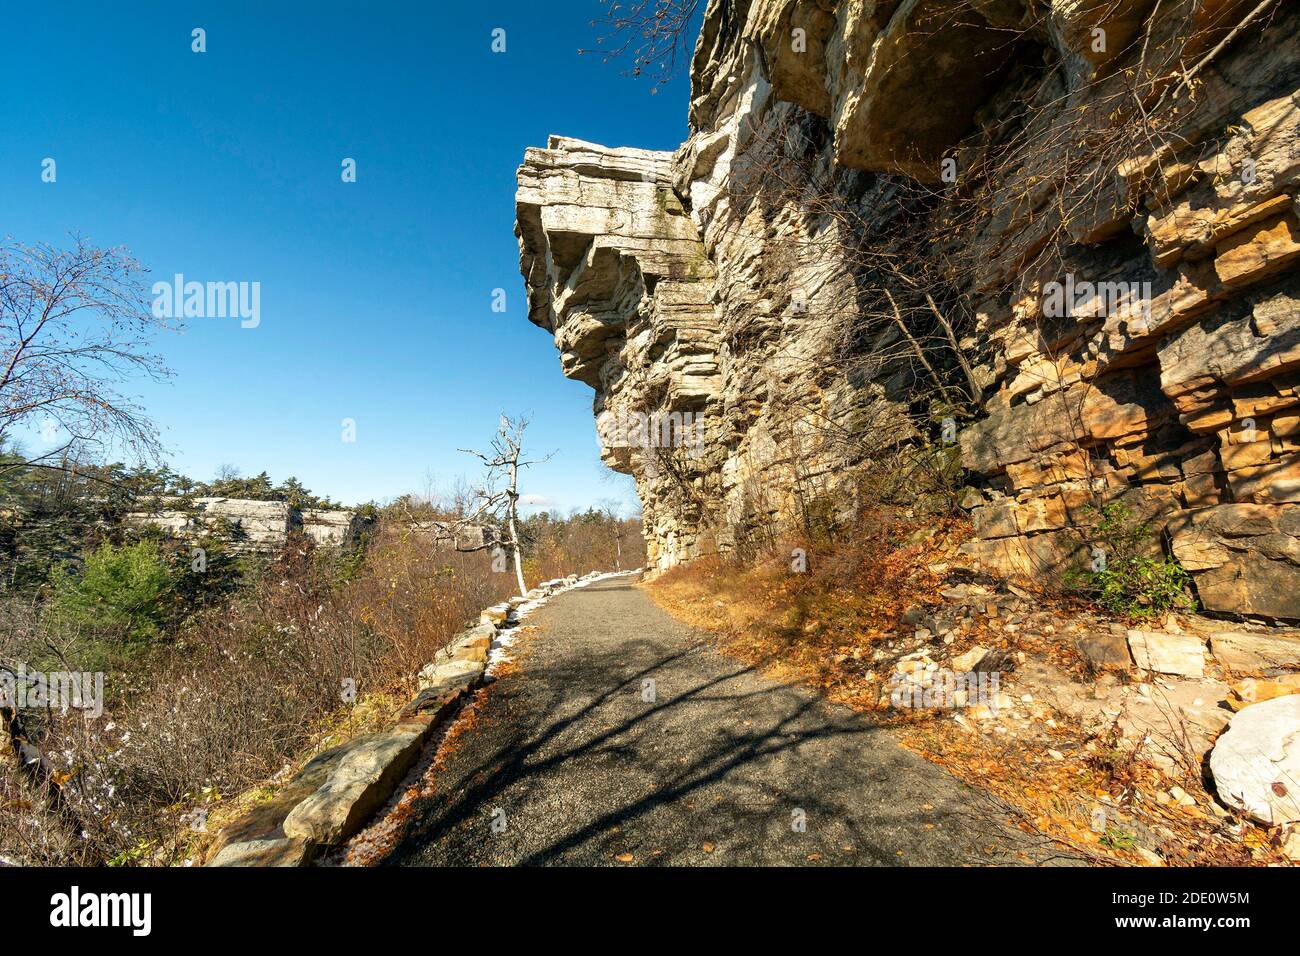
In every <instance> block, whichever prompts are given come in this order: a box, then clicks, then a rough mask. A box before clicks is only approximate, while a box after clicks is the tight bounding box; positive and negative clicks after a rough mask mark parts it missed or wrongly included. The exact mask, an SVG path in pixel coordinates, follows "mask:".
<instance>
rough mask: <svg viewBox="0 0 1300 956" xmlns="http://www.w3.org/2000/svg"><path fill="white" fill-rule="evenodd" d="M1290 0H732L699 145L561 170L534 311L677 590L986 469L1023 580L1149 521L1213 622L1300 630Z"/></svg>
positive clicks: (547, 210)
mask: <svg viewBox="0 0 1300 956" xmlns="http://www.w3.org/2000/svg"><path fill="white" fill-rule="evenodd" d="M1257 8H1258V3H1257V2H1256V0H1250V2H1233V0H1195V2H1192V0H1162V2H1160V3H1159V4H1157V3H1156V2H1155V0H1105V2H1089V0H1073V2H1072V0H1052V2H1051V3H1042V2H1031V0H982V2H974V0H971V2H965V3H954V2H943V3H940V2H937V0H902V2H898V0H895V2H871V0H839V2H836V0H749V2H745V0H714V2H712V3H711V4H710V6H709V9H708V11H707V13H706V15H705V21H704V26H703V30H702V33H701V36H700V38H699V41H698V45H697V48H696V54H695V58H694V62H693V66H692V77H691V79H692V101H691V108H690V111H691V112H690V119H691V136H690V138H689V139H688V140H687V142H686V143H684V144H683V145H682V146H681V147H680V148H679V149H678V150H677V151H676V152H675V153H657V152H650V151H645V150H636V149H608V148H605V147H601V146H595V145H592V144H588V143H582V142H578V141H576V140H569V139H564V138H560V137H553V138H552V139H551V141H550V143H549V144H548V146H547V148H546V149H530V150H529V151H528V152H527V154H526V156H525V160H524V164H523V166H522V167H521V168H520V170H519V193H518V197H517V204H518V224H517V229H516V231H517V234H518V237H519V244H520V252H521V260H522V269H523V272H524V275H525V278H526V280H527V284H528V296H529V318H530V319H531V320H532V321H533V322H534V323H536V324H538V325H540V326H541V327H543V328H546V329H548V330H549V331H551V332H553V333H554V335H555V342H556V345H557V347H558V348H559V350H560V354H561V363H562V368H563V370H564V373H565V374H566V375H569V376H570V377H573V378H577V379H579V380H581V381H584V382H587V383H588V384H590V385H591V386H592V387H593V388H594V389H595V392H596V395H595V412H596V415H597V426H598V429H599V432H600V435H601V437H602V443H603V446H604V449H605V451H604V457H605V460H606V461H607V462H608V463H610V464H611V465H612V466H614V467H615V468H618V469H620V470H622V471H625V472H628V473H631V474H633V475H634V476H635V477H636V481H637V487H638V492H639V494H640V497H641V500H642V503H643V506H644V510H645V531H646V536H647V539H648V542H649V547H650V556H651V561H652V562H653V564H654V565H655V566H657V567H659V568H664V567H668V566H671V565H672V564H675V563H677V562H680V561H683V560H688V559H690V558H692V557H694V556H697V555H700V554H705V553H710V552H712V551H714V550H718V549H722V550H727V549H731V548H737V547H744V546H745V545H747V544H749V543H752V542H753V541H755V540H759V539H763V538H764V537H765V536H770V535H771V534H773V533H775V531H776V530H777V529H779V528H780V527H781V526H782V525H788V524H796V523H799V522H803V523H804V524H807V523H809V522H810V521H813V520H817V521H827V522H834V521H835V520H836V517H837V515H838V514H839V513H840V512H843V511H846V510H849V509H851V508H853V507H856V506H857V505H858V504H860V503H861V502H862V501H863V500H864V499H865V498H870V497H872V496H882V495H893V496H895V497H897V496H899V495H900V494H901V495H903V496H905V495H906V492H907V488H908V485H909V483H913V482H919V481H920V474H919V473H918V472H916V471H914V470H913V471H909V470H908V469H907V468H906V467H904V462H907V461H915V460H916V459H917V455H918V449H925V448H928V449H933V453H930V452H927V453H926V454H927V455H929V458H928V459H926V460H928V461H929V462H930V464H931V465H932V466H933V465H934V463H935V462H938V463H939V465H938V470H939V471H942V470H943V462H944V460H945V455H947V454H952V455H953V457H955V453H956V450H958V449H959V451H960V464H961V466H962V467H963V468H964V469H965V470H966V471H967V472H968V480H969V482H970V484H972V485H973V486H975V487H977V488H978V489H979V493H978V495H975V494H974V493H973V492H972V493H970V494H969V495H968V497H967V499H966V503H967V504H968V505H971V506H973V511H972V514H973V518H974V522H975V528H976V539H975V540H974V541H973V542H972V543H971V544H970V546H969V547H970V549H971V551H972V552H973V554H974V556H975V557H977V558H978V559H979V560H980V561H982V562H983V563H984V564H986V565H987V566H989V567H990V568H991V569H992V570H994V571H997V572H1000V573H1004V574H1011V575H1028V576H1033V575H1038V574H1041V573H1042V572H1043V571H1045V570H1049V569H1059V568H1061V567H1063V566H1064V565H1065V564H1066V563H1068V562H1070V561H1074V560H1078V559H1079V558H1080V556H1085V557H1086V556H1087V555H1088V554H1089V551H1090V541H1089V537H1088V535H1087V533H1086V528H1087V526H1088V525H1089V524H1090V523H1092V522H1093V521H1095V511H1094V509H1095V507H1096V506H1097V505H1098V504H1100V503H1103V502H1106V501H1109V500H1113V499H1115V498H1121V499H1123V500H1124V501H1125V502H1126V503H1127V504H1128V506H1129V509H1130V510H1131V511H1132V512H1133V513H1134V514H1135V515H1136V516H1138V517H1140V518H1143V519H1147V520H1149V521H1150V522H1151V523H1152V525H1153V527H1154V528H1157V529H1162V530H1163V532H1164V533H1165V540H1166V543H1167V545H1168V547H1169V548H1170V549H1171V551H1172V553H1173V554H1174V555H1175V556H1176V557H1177V558H1178V560H1179V561H1181V562H1182V564H1183V565H1184V566H1185V567H1186V568H1187V570H1188V571H1190V572H1191V573H1192V575H1193V578H1194V581H1195V585H1196V588H1197V591H1198V596H1199V598H1200V599H1201V602H1202V604H1203V605H1204V606H1205V607H1206V608H1208V609H1210V610H1221V611H1230V612H1236V613H1242V614H1254V615H1263V616H1270V617H1285V618H1300V276H1298V273H1300V270H1297V269H1296V263H1297V261H1300V222H1298V221H1297V206H1296V197H1295V194H1296V191H1297V187H1300V138H1298V135H1300V11H1297V10H1296V9H1295V7H1294V5H1288V4H1285V3H1284V4H1281V5H1278V6H1277V7H1276V9H1272V8H1270V9H1269V10H1267V11H1264V13H1263V14H1261V13H1260V12H1259V11H1258V10H1257ZM945 446H950V447H948V448H947V450H946V451H945ZM909 455H910V456H911V457H910V458H909V457H908V456H909ZM922 457H924V456H922ZM933 470H935V469H934V468H933V467H932V468H931V471H933ZM1081 529H1083V530H1081Z"/></svg>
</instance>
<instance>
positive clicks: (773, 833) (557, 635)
mask: <svg viewBox="0 0 1300 956" xmlns="http://www.w3.org/2000/svg"><path fill="white" fill-rule="evenodd" d="M634 580H635V579H634V578H632V577H620V578H612V579H606V580H603V581H599V582H597V583H595V584H593V585H591V586H589V587H587V588H583V589H579V590H575V591H572V592H569V593H567V594H564V595H560V596H558V597H556V598H553V599H552V601H551V602H550V603H549V604H548V605H546V606H545V607H543V608H541V609H539V610H538V611H536V612H535V613H534V614H533V615H532V616H531V617H530V618H529V619H528V622H527V623H529V624H532V625H539V626H540V628H541V630H540V633H535V634H533V635H532V636H530V637H529V638H527V641H528V645H527V650H526V652H525V654H524V656H523V658H522V667H520V668H519V669H518V670H516V671H515V672H514V673H511V674H508V675H507V676H505V677H503V678H501V679H500V680H499V681H497V682H496V684H494V685H493V686H492V688H491V690H490V693H489V695H488V697H487V700H486V702H485V703H484V705H483V706H482V709H481V712H480V716H479V720H478V722H477V724H476V725H475V726H474V727H472V728H471V729H470V730H469V731H467V732H466V733H464V734H463V735H462V736H461V739H460V741H459V744H458V747H457V749H456V750H455V751H454V752H453V753H452V754H451V755H450V756H449V757H448V758H447V760H446V764H445V766H444V767H443V768H442V770H441V771H440V772H439V773H438V776H437V778H436V779H437V794H436V795H435V796H434V797H433V798H432V799H430V800H429V801H428V802H426V803H425V804H424V805H423V806H422V807H421V808H419V809H418V810H417V812H416V815H415V818H414V821H413V825H412V827H411V829H410V830H409V831H408V833H407V836H406V838H405V839H404V840H403V841H402V842H401V843H400V844H399V845H398V846H397V847H396V848H395V849H394V851H393V853H392V854H390V856H389V857H388V859H387V860H386V861H385V862H386V864H397V865H407V866H427V865H434V866H440V865H462V866H464V865H469V866H475V865H536V864H552V865H555V864H561V865H596V864H620V863H632V864H636V865H641V864H679V865H681V864H686V865H700V864H713V865H767V864H798V865H808V864H814V863H820V864H823V865H825V864H836V865H869V864H883V865H900V864H903V865H953V864H963V863H996V862H1017V861H1018V858H1017V856H1016V855H1015V850H1016V849H1022V850H1027V852H1029V853H1030V854H1031V856H1033V857H1034V858H1036V859H1042V858H1043V857H1044V854H1043V853H1040V852H1035V851H1033V850H1031V849H1027V848H1026V847H1025V841H1026V839H1027V838H1025V837H1023V836H1022V835H1021V834H1020V833H1019V832H1018V831H1013V830H1010V829H1009V828H1007V827H1006V825H1005V823H1004V822H1003V820H1002V819H1001V816H1002V815H1001V812H1000V810H999V808H998V807H997V806H996V805H995V804H993V803H992V802H991V800H990V799H989V798H988V797H986V796H984V795H983V794H980V793H978V792H976V791H974V790H972V789H971V788H969V787H967V786H965V785H964V784H962V783H961V782H959V781H957V780H956V779H955V778H953V777H952V776H950V775H949V774H947V773H946V772H945V771H943V770H942V769H940V768H938V767H936V766H934V765H933V764H930V763H928V762H926V761H925V760H922V759H921V758H919V757H917V756H914V755H913V754H911V753H908V752H907V751H905V750H903V749H902V748H900V747H899V746H898V744H897V743H896V742H895V740H894V739H893V737H892V733H891V731H889V730H887V729H884V728H882V727H880V726H879V725H877V724H875V723H873V722H872V721H871V720H870V719H868V718H865V717H863V716H861V715H857V714H854V713H853V712H851V711H849V710H847V709H846V708H842V707H837V706H835V705H832V704H828V703H826V702H825V701H823V700H821V699H820V698H818V697H817V696H816V695H814V694H812V693H810V692H808V691H805V690H803V689H801V688H795V687H789V686H785V685H782V684H778V683H775V682H774V681H771V680H768V679H767V678H765V677H763V676H761V675H760V674H758V673H757V672H755V671H753V670H751V669H749V668H747V667H745V666H743V665H741V664H739V663H737V662H736V661H734V660H732V659H730V658H727V657H725V656H723V655H722V654H719V653H718V652H716V651H714V650H712V649H711V648H710V647H709V646H708V645H707V643H706V641H705V638H704V636H703V635H701V634H700V633H699V632H697V631H694V630H692V629H691V628H689V627H686V626H685V625H683V624H680V623H678V622H677V621H675V620H673V619H672V618H671V617H669V616H668V615H667V614H666V613H665V612H663V611H662V610H660V609H659V608H658V607H657V606H655V605H654V604H653V603H652V602H651V601H650V599H649V598H648V597H647V596H646V595H645V594H644V593H643V592H642V591H640V590H639V589H638V588H637V587H636V585H635V583H634ZM647 681H653V686H651V685H649V684H647V683H646V682H647ZM628 854H630V855H631V856H630V857H629V856H628Z"/></svg>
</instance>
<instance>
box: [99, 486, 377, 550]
mask: <svg viewBox="0 0 1300 956" xmlns="http://www.w3.org/2000/svg"><path fill="white" fill-rule="evenodd" d="M180 504H181V502H180V500H179V499H173V500H171V501H163V502H160V507H159V508H157V509H156V510H152V511H136V512H131V513H129V514H127V515H126V518H125V520H126V522H127V524H130V525H134V526H135V527H138V528H143V527H147V526H150V525H153V526H156V527H158V528H160V529H162V530H163V531H164V532H165V533H167V534H169V535H171V536H172V537H176V538H195V537H198V536H201V535H205V534H218V535H221V536H223V537H225V538H227V539H228V540H229V541H230V544H231V547H232V549H233V550H235V551H244V552H260V553H270V552H273V551H276V550H278V549H279V548H280V547H282V546H283V545H284V542H285V539H286V538H287V537H288V535H289V532H290V531H293V530H296V529H299V528H301V529H302V531H303V532H304V533H305V534H307V535H308V537H310V538H311V539H312V540H313V541H315V542H316V543H317V544H318V545H325V546H335V547H336V546H341V545H344V544H348V543H351V541H352V540H353V539H354V537H355V535H356V532H357V515H356V512H354V511H341V510H326V509H306V510H302V511H300V510H299V509H297V508H294V507H293V506H292V505H290V504H288V503H287V502H284V501H258V500H254V499H248V498H219V497H202V498H193V499H190V500H188V501H187V502H185V505H186V507H184V508H182V507H180Z"/></svg>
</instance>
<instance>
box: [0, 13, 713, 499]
mask: <svg viewBox="0 0 1300 956" xmlns="http://www.w3.org/2000/svg"><path fill="white" fill-rule="evenodd" d="M601 9H602V8H601V5H600V4H599V2H598V0H547V2H537V0H530V2H522V0H512V2H505V3H486V4H454V3H443V2H427V3H375V2H368V3H367V2H342V0H317V2H307V0H301V2H268V0H256V2H253V0H247V2H246V0H239V2H235V0H221V2H209V3H184V2H172V0H168V2H161V0H159V2H130V0H121V2H119V0H114V2H111V3H105V2H103V0H86V2H69V0H60V2H58V3H53V4H39V3H22V4H15V5H12V8H11V9H9V10H8V11H7V13H6V16H5V27H4V30H3V31H0V87H2V91H0V98H2V100H3V110H2V111H0V115H2V116H3V121H2V122H0V233H3V234H7V235H10V236H12V237H13V238H15V239H17V240H19V241H23V242H34V241H38V240H39V241H49V242H57V243H62V242H65V241H66V236H67V234H68V232H69V231H70V230H76V231H79V232H81V233H83V234H85V235H87V236H89V237H90V238H92V239H93V240H94V241H95V243H96V244H98V245H119V244H120V245H125V246H127V247H128V248H129V249H130V250H131V251H132V252H133V253H134V254H135V256H136V257H137V258H138V259H140V260H141V261H142V262H143V263H144V264H145V265H146V266H147V267H148V268H149V269H150V270H151V272H152V274H151V275H150V276H148V277H147V281H148V282H149V283H150V284H151V283H152V282H153V281H155V280H157V279H170V277H171V276H172V275H173V273H177V272H180V273H184V274H185V276H186V278H187V279H197V280H199V281H208V280H222V281H225V280H229V281H248V282H252V281H257V282H260V283H261V325H260V326H259V327H258V328H255V329H242V328H240V325H239V322H238V320H237V319H217V318H205V319H192V320H190V321H189V322H188V323H187V324H186V328H185V331H184V332H183V333H182V334H179V335H169V336H164V337H162V338H160V339H159V340H158V343H157V345H158V351H160V352H161V353H162V354H163V355H164V357H165V359H166V361H167V363H168V365H169V366H170V367H171V368H172V369H173V370H174V371H175V373H176V374H175V378H174V379H173V380H172V381H170V382H169V383H167V384H165V385H161V386H160V385H153V384H150V383H147V382H141V383H139V384H138V385H137V386H136V387H134V388H133V389H131V391H133V392H134V394H136V395H137V396H138V397H139V398H140V399H141V400H142V402H143V404H144V406H145V407H146V408H147V409H148V411H149V412H150V414H151V415H152V416H153V417H154V419H155V420H156V421H157V422H158V424H159V425H160V426H161V428H162V430H163V437H164V440H165V442H166V444H167V445H168V447H169V448H170V449H171V454H170V456H169V460H170V463H171V464H172V466H173V467H174V468H175V469H176V470H178V471H182V472H184V473H186V474H189V475H191V476H193V477H196V478H200V479H207V478H211V477H212V476H213V474H214V472H215V471H216V469H217V467H218V466H219V465H221V464H232V465H234V466H236V467H238V468H239V469H240V470H241V471H242V472H243V473H245V474H255V473H257V472H259V471H263V470H266V471H268V472H270V473H271V476H272V477H273V478H275V479H276V480H282V479H283V478H285V477H286V476H288V475H290V474H293V475H296V476H297V477H298V478H299V479H300V480H301V481H303V482H304V483H305V484H307V485H308V487H310V488H312V489H313V490H315V491H317V492H320V493H323V494H328V495H330V496H332V497H334V498H336V499H340V500H343V501H346V502H357V501H364V500H368V499H371V498H376V499H384V498H388V497H392V496H394V495H397V494H400V493H402V492H404V491H419V490H421V489H422V487H423V485H424V483H425V476H426V474H429V473H432V474H434V475H436V476H437V478H438V479H439V480H440V481H446V482H450V481H451V480H452V479H453V478H454V477H455V476H456V475H457V474H467V475H472V474H474V472H475V469H474V468H473V467H472V465H471V464H470V463H469V462H468V461H467V459H466V457H465V456H463V455H460V454H458V453H457V451H456V449H457V448H458V447H465V446H474V445H482V444H484V443H485V441H486V439H487V438H489V437H490V435H491V433H492V431H493V429H494V428H495V426H496V424H497V421H498V416H499V415H500V413H501V412H502V411H506V412H509V413H512V414H514V413H525V414H528V415H529V416H530V417H531V418H532V420H533V425H532V426H531V428H530V430H529V438H530V440H531V441H530V444H531V445H532V447H533V448H534V449H536V450H538V451H547V452H549V451H555V452H556V455H555V457H554V459H553V460H552V461H551V463H549V464H547V465H545V466H541V467H538V468H536V469H534V472H533V473H532V474H531V475H530V476H529V477H528V480H527V486H526V487H525V488H524V489H523V490H524V491H525V492H528V493H531V494H535V495H539V496H542V497H543V498H545V499H546V500H547V501H549V502H553V503H554V505H555V506H556V507H559V508H561V509H566V510H567V509H568V508H570V507H576V506H585V505H586V504H588V503H590V502H592V501H595V500H596V499H600V498H608V497H615V496H619V497H625V496H627V495H628V492H627V490H626V486H625V485H623V484H621V483H620V484H610V483H608V482H607V481H602V479H601V472H602V470H603V469H602V468H601V466H600V464H599V459H598V457H597V444H596V438H595V428H594V425H593V421H592V416H591V390H590V389H589V388H588V387H587V386H585V385H582V384H581V383H577V382H571V381H568V380H566V379H564V378H563V377H562V376H561V375H560V369H559V360H558V356H557V354H556V352H555V349H554V346H553V345H552V343H551V341H550V337H549V336H548V335H547V333H545V332H544V331H542V330H541V329H538V328H536V327H534V326H533V325H531V324H530V323H529V322H528V321H527V319H526V317H525V314H526V309H525V303H524V296H523V282H522V279H521V278H520V276H519V270H518V250H517V247H516V244H515V239H514V235H513V231H512V229H513V222H514V190H515V182H514V175H515V169H516V167H517V166H518V165H519V163H520V161H521V159H522V157H523V151H524V148H525V147H526V146H530V145H545V142H546V137H547V135H548V134H550V133H561V134H564V135H569V136H576V137H579V138H582V139H589V140H594V141H596V142H602V143H607V144H609V145H635V146H641V147H647V148H657V149H672V148H675V147H676V146H677V145H678V143H679V142H680V141H681V140H682V139H683V138H684V137H685V133H686V129H685V124H686V105H687V95H688V91H687V84H686V80H685V77H679V78H678V79H677V80H675V81H674V82H673V83H671V84H670V85H668V86H667V87H665V88H662V89H660V90H659V92H658V93H657V94H656V95H654V96H651V95H650V92H649V91H650V84H649V83H648V82H647V81H645V80H634V79H630V78H627V77H624V76H623V75H622V67H621V66H618V65H614V64H603V63H601V62H600V60H599V58H597V57H593V56H579V55H578V54H577V50H578V48H579V47H590V46H593V45H594V41H595V36H596V31H594V30H593V28H592V27H591V25H590V21H591V20H592V18H593V17H596V16H598V15H599V13H600V10H601ZM195 27H202V28H204V29H205V30H206V31H207V52H206V53H202V54H197V53H194V52H192V51H191V30H192V29H193V28H195ZM497 27H500V28H503V29H505V30H506V52H505V53H504V54H495V53H493V52H492V51H491V42H492V31H493V29H494V28H497ZM45 157H52V158H54V159H55V160H56V162H57V164H58V165H57V172H58V180H57V182H56V183H53V184H48V183H43V182H42V181H41V163H42V160H43V159H44V158H45ZM344 157H353V158H355V159H356V161H357V182H356V183H350V184H345V183H343V182H342V180H341V178H340V172H341V165H340V164H341V163H342V160H343V158H344ZM498 287H500V288H504V289H505V290H506V291H507V304H508V310H507V311H506V312H505V313H504V314H499V313H494V312H493V311H492V310H491V296H492V290H493V289H495V288H498ZM344 418H352V419H355V421H356V430H357V436H356V442H355V443H353V444H348V443H344V442H343V441H341V439H340V432H341V429H340V422H341V420H342V419H344Z"/></svg>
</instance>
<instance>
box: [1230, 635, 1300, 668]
mask: <svg viewBox="0 0 1300 956" xmlns="http://www.w3.org/2000/svg"><path fill="white" fill-rule="evenodd" d="M1210 652H1211V653H1213V654H1214V657H1215V659H1216V660H1217V661H1218V662H1219V663H1220V664H1222V665H1223V666H1224V667H1227V668H1229V669H1231V670H1234V671H1262V670H1267V669H1269V668H1272V667H1291V666H1295V665H1300V635H1296V634H1252V633H1250V632H1248V631H1220V632H1219V633H1217V634H1212V635H1210Z"/></svg>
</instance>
